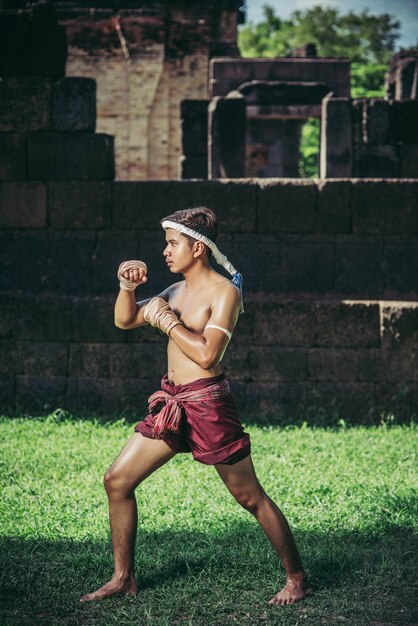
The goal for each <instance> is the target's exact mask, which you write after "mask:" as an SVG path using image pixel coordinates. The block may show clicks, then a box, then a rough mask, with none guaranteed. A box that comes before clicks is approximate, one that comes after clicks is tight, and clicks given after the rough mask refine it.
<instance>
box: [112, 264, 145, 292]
mask: <svg viewBox="0 0 418 626" xmlns="http://www.w3.org/2000/svg"><path fill="white" fill-rule="evenodd" d="M133 269H143V270H144V271H145V274H146V273H147V271H148V269H147V266H146V265H145V263H144V262H143V261H124V262H123V263H121V264H120V265H119V269H118V278H119V281H120V282H119V287H120V288H121V289H123V291H135V289H136V288H137V287H138V283H133V282H132V281H130V280H128V279H127V278H125V277H124V276H123V273H124V272H126V271H129V270H133Z"/></svg>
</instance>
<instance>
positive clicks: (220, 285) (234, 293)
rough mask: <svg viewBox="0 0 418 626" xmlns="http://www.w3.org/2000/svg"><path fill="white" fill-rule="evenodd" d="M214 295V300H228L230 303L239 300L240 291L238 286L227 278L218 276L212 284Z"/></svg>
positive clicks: (235, 302)
mask: <svg viewBox="0 0 418 626" xmlns="http://www.w3.org/2000/svg"><path fill="white" fill-rule="evenodd" d="M213 291H214V297H213V300H214V301H215V302H219V301H221V302H228V303H230V304H232V305H235V304H237V303H238V302H241V293H240V290H239V289H238V287H236V286H235V285H234V283H233V282H232V281H231V280H229V279H228V278H224V277H223V276H220V280H219V281H218V282H216V283H215V284H214V290H213Z"/></svg>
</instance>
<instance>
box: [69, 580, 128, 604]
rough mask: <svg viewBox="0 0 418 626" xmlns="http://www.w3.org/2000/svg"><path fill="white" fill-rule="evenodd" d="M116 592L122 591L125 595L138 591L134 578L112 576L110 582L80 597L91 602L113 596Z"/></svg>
mask: <svg viewBox="0 0 418 626" xmlns="http://www.w3.org/2000/svg"><path fill="white" fill-rule="evenodd" d="M116 593H122V594H124V595H130V594H136V593H138V587H137V585H136V581H135V579H134V578H127V579H124V580H119V579H115V578H112V579H111V580H109V582H108V583H106V584H105V585H103V587H100V589H97V591H93V593H86V595H85V596H82V597H81V598H80V602H91V601H92V600H103V598H107V597H108V596H113V595H114V594H116Z"/></svg>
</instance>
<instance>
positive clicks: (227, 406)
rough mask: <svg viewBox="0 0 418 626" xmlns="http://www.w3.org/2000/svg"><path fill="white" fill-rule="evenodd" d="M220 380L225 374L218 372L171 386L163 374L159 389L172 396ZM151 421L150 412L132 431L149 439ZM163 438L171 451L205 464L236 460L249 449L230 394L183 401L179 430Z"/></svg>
mask: <svg viewBox="0 0 418 626" xmlns="http://www.w3.org/2000/svg"><path fill="white" fill-rule="evenodd" d="M224 379H225V374H219V375H218V376H212V377H211V378H199V379H198V380H194V381H193V382H191V383H187V384H185V385H175V384H174V383H173V382H172V381H171V380H168V377H167V375H165V376H164V378H163V379H162V381H161V389H162V390H163V391H166V392H167V393H169V394H170V395H172V396H174V395H176V394H177V393H180V392H183V391H186V392H188V391H190V392H194V391H196V390H198V389H204V388H205V387H206V386H208V385H213V384H214V383H218V382H219V381H221V380H224ZM154 420H155V417H154V415H153V414H152V413H151V414H149V415H147V417H146V418H145V419H144V420H143V421H141V422H139V423H138V424H137V425H136V426H135V431H136V432H138V433H141V435H143V436H144V437H149V438H151V439H152V438H153V433H152V428H153V425H154ZM163 439H164V441H165V442H166V443H167V444H168V445H169V446H170V448H171V449H172V450H173V451H174V452H191V453H192V455H193V458H194V460H195V461H200V463H205V464H206V465H215V464H216V463H227V464H233V463H237V462H238V461H241V459H244V458H245V457H246V456H248V455H249V454H250V452H251V444H250V436H249V435H248V434H247V433H245V432H244V429H243V427H242V425H241V422H240V419H239V417H238V410H237V406H236V404H235V400H234V398H233V397H232V394H231V393H229V394H227V395H225V396H223V397H221V398H215V399H209V400H202V401H199V402H188V403H186V406H182V420H181V423H180V430H179V432H178V433H177V434H173V433H168V434H166V435H164V437H163Z"/></svg>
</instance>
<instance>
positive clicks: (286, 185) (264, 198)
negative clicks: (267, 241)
mask: <svg viewBox="0 0 418 626" xmlns="http://www.w3.org/2000/svg"><path fill="white" fill-rule="evenodd" d="M316 202H317V188H316V185H315V184H314V183H313V182H312V181H303V182H299V181H298V182H296V183H295V181H292V182H290V181H286V182H283V181H278V180H275V181H268V182H267V181H260V189H259V193H258V229H259V231H260V232H270V233H271V232H282V233H312V232H315V230H316V222H317V214H316V213H317V211H316Z"/></svg>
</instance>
